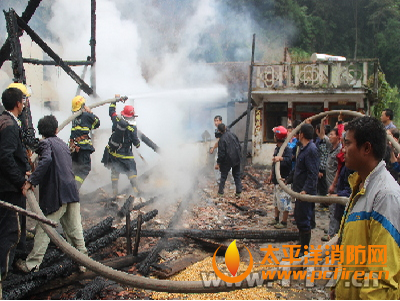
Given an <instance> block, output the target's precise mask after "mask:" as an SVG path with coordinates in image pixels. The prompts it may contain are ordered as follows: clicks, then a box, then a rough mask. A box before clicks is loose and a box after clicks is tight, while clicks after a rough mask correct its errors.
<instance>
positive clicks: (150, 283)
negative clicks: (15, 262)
mask: <svg viewBox="0 0 400 301" xmlns="http://www.w3.org/2000/svg"><path fill="white" fill-rule="evenodd" d="M26 196H27V201H28V203H29V205H30V207H31V209H32V211H33V212H35V213H36V214H38V215H39V216H43V212H42V210H41V209H40V207H39V205H38V203H37V201H36V198H35V195H34V194H33V192H32V191H28V192H27V195H26ZM40 225H41V227H42V228H43V230H44V231H45V232H46V233H47V235H48V236H49V237H50V239H51V241H52V242H53V243H54V244H56V245H57V246H58V247H59V248H60V249H61V250H62V251H63V252H64V253H66V254H67V255H68V256H70V257H71V258H72V259H73V260H74V261H76V262H77V263H79V264H80V265H84V266H86V267H87V268H89V269H90V270H92V271H93V272H95V273H98V274H99V275H101V276H103V277H105V278H107V279H110V280H114V281H116V282H118V283H121V284H125V285H128V286H132V287H136V288H142V289H149V290H154V291H160V292H169V293H216V292H222V291H231V290H236V289H242V288H246V287H249V283H247V281H245V282H244V283H243V284H242V285H241V286H240V287H235V285H232V284H226V283H225V282H224V281H221V282H220V283H219V284H218V285H216V286H215V287H214V286H210V287H205V285H204V283H203V282H202V281H169V280H158V279H149V278H146V277H141V276H136V275H131V274H127V273H125V272H120V271H117V270H114V269H112V268H110V267H107V266H105V265H103V264H101V263H99V262H97V261H94V260H93V259H91V258H90V257H88V256H86V255H85V254H83V253H81V252H79V251H78V250H77V249H75V248H74V247H73V246H71V245H70V244H69V243H68V242H67V241H66V240H65V239H64V238H62V237H61V236H60V234H58V233H57V231H56V230H55V229H53V228H51V227H50V226H47V225H45V224H42V223H40ZM260 277H261V275H260ZM274 280H276V279H268V280H266V281H274ZM252 286H257V282H256V281H254V283H253V284H252Z"/></svg>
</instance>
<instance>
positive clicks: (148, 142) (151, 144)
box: [138, 131, 160, 153]
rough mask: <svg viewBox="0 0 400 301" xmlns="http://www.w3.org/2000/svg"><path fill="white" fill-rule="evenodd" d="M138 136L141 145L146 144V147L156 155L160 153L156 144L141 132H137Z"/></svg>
mask: <svg viewBox="0 0 400 301" xmlns="http://www.w3.org/2000/svg"><path fill="white" fill-rule="evenodd" d="M138 136H139V138H140V140H142V141H143V143H144V144H146V145H147V146H148V147H150V148H151V149H152V150H153V151H155V152H156V153H159V152H160V148H159V147H158V146H157V144H155V143H154V142H153V141H152V140H151V139H150V138H149V137H147V136H146V135H145V134H143V133H142V132H141V131H138Z"/></svg>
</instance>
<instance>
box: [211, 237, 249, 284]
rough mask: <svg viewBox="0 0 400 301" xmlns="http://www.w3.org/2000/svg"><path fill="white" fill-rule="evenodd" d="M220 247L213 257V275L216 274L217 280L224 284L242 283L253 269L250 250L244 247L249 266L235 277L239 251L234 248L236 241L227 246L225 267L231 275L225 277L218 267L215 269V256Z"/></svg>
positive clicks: (238, 262)
mask: <svg viewBox="0 0 400 301" xmlns="http://www.w3.org/2000/svg"><path fill="white" fill-rule="evenodd" d="M219 248H220V247H218V249H217V250H216V251H215V253H214V256H213V261H212V263H213V268H214V271H215V273H216V274H217V276H218V277H219V278H221V279H222V280H223V281H225V282H229V283H236V282H240V281H243V280H244V279H245V278H246V277H247V276H248V275H249V274H250V272H251V269H252V268H253V256H252V255H251V252H250V250H249V249H248V248H247V247H245V248H246V249H247V251H248V252H249V256H250V262H249V266H248V268H247V270H246V271H245V272H244V273H243V274H241V275H240V276H236V274H237V271H238V269H239V264H240V255H239V250H238V248H237V246H236V240H234V241H233V242H231V244H230V245H229V247H228V249H227V250H226V252H225V264H226V267H227V268H228V270H229V272H230V273H231V274H232V277H230V276H227V275H225V274H224V273H222V272H221V271H220V270H219V269H218V267H217V262H216V258H215V257H216V256H217V252H218V250H219Z"/></svg>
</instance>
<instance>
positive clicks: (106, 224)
mask: <svg viewBox="0 0 400 301" xmlns="http://www.w3.org/2000/svg"><path fill="white" fill-rule="evenodd" d="M113 221H114V218H113V217H111V216H109V217H107V218H106V219H105V220H103V221H101V222H100V223H98V224H97V225H94V226H93V227H91V228H90V229H88V230H85V231H83V238H84V239H85V244H86V245H87V244H88V243H90V242H92V241H95V240H97V239H99V238H100V237H103V236H104V235H106V234H107V233H109V232H110V231H111V229H112V228H111V227H112V223H113ZM65 256H66V255H65V254H64V253H63V252H62V251H61V250H59V249H51V250H48V251H47V252H46V255H45V256H44V258H43V262H42V264H41V268H45V267H49V266H51V265H52V264H54V263H55V262H57V261H60V260H62V259H63V258H64V257H65Z"/></svg>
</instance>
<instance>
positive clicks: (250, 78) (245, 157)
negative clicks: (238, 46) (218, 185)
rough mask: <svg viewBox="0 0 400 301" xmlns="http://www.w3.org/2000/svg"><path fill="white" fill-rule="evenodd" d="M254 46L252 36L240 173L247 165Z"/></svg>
mask: <svg viewBox="0 0 400 301" xmlns="http://www.w3.org/2000/svg"><path fill="white" fill-rule="evenodd" d="M255 45H256V34H253V44H252V47H251V64H250V72H249V91H248V93H247V114H246V115H247V118H246V132H245V135H244V145H243V154H242V163H241V164H240V172H241V173H243V172H244V167H245V166H246V165H247V143H248V142H249V132H250V111H251V107H252V104H251V90H252V86H253V85H252V84H253V69H254V51H255Z"/></svg>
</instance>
